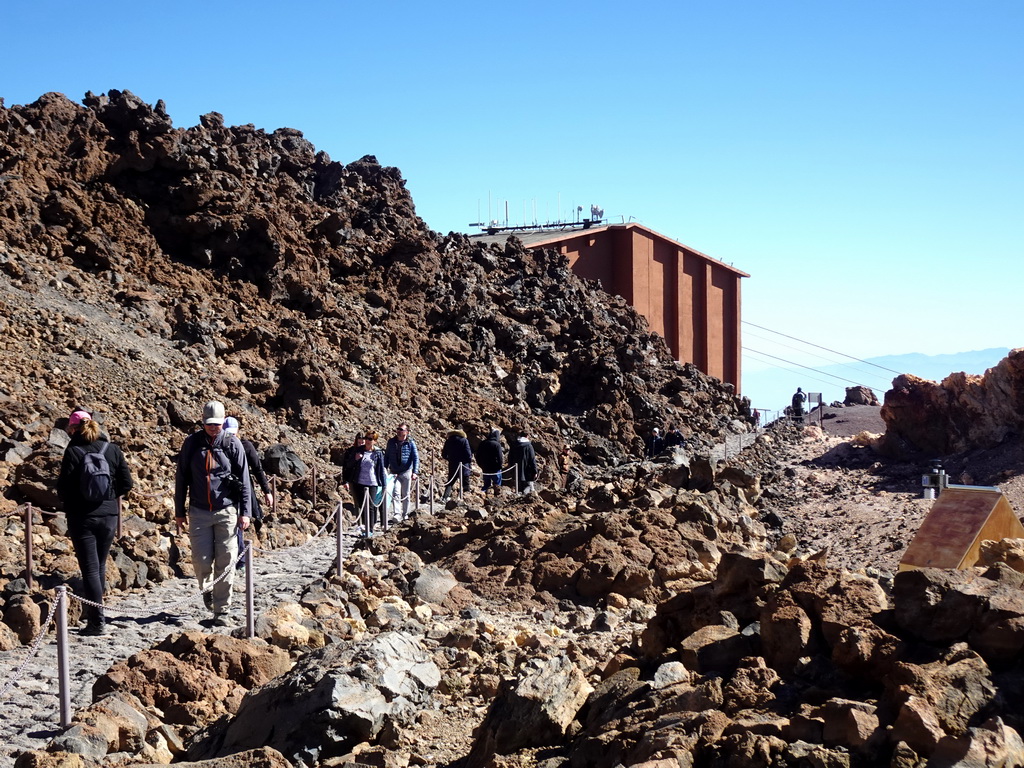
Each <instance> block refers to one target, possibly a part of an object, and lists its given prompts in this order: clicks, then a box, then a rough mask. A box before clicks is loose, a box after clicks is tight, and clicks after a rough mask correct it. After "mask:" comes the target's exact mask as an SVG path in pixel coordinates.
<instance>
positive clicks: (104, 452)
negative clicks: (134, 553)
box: [57, 409, 133, 635]
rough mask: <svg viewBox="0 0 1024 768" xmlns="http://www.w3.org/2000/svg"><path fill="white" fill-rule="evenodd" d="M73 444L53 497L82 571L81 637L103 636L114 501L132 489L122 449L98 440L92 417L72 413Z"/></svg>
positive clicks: (66, 453)
mask: <svg viewBox="0 0 1024 768" xmlns="http://www.w3.org/2000/svg"><path fill="white" fill-rule="evenodd" d="M67 432H68V434H69V435H71V442H70V443H69V444H68V447H67V448H66V449H65V451H64V458H63V459H62V460H61V464H60V475H59V476H58V477H57V496H59V497H60V500H61V501H63V502H64V513H65V515H66V516H67V521H68V535H69V536H70V537H71V543H72V545H73V546H74V548H75V557H76V558H78V567H79V568H80V569H81V571H82V597H84V598H85V599H86V600H88V601H90V602H91V603H96V604H97V605H98V606H100V607H96V606H93V605H89V604H85V605H84V607H83V609H82V614H83V616H84V618H85V622H86V623H85V627H83V628H82V631H81V634H83V635H104V634H106V631H107V630H106V619H105V618H104V616H103V608H102V605H103V593H104V592H106V589H107V579H106V573H107V557H108V556H109V554H110V546H111V544H113V542H114V535H115V534H116V532H117V514H118V503H117V500H118V498H120V497H121V496H124V495H125V494H126V493H128V492H129V491H130V490H131V489H132V485H133V483H132V475H131V471H130V470H129V469H128V462H126V461H125V460H124V455H123V454H122V453H121V449H120V448H119V447H118V446H117V445H116V444H115V443H112V442H110V441H109V440H108V439H107V438H106V437H105V436H103V435H101V434H100V425H99V424H98V423H96V421H94V420H93V418H92V414H91V413H89V412H88V411H85V410H82V409H76V410H75V411H74V412H73V413H72V414H71V416H69V417H68V426H67Z"/></svg>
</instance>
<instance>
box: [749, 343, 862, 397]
mask: <svg viewBox="0 0 1024 768" xmlns="http://www.w3.org/2000/svg"><path fill="white" fill-rule="evenodd" d="M742 349H744V350H746V351H747V352H756V353H757V354H759V355H764V356H765V357H770V358H772V359H773V360H781V361H782V362H783V363H786V364H787V365H795V366H797V367H798V368H806V369H807V370H808V371H814V372H815V373H817V374H820V375H822V376H831V377H832V378H833V379H839V380H840V381H845V382H846V383H847V384H854V385H856V386H858V387H866V388H867V389H870V390H872V391H873V390H875V389H876V387H869V386H868V385H867V384H861V383H860V382H859V381H854V380H853V379H844V378H843V377H842V376H836V375H835V374H834V373H828V372H827V371H822V370H819V369H818V368H812V367H811V366H809V365H802V364H800V363H795V362H793V361H792V360H786V359H784V358H781V357H776V356H775V355H769V354H768V353H767V352H762V351H761V350H759V349H751V348H750V347H743V348H742Z"/></svg>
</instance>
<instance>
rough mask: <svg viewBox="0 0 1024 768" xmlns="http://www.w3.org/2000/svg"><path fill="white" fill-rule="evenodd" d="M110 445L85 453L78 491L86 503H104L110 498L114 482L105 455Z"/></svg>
mask: <svg viewBox="0 0 1024 768" xmlns="http://www.w3.org/2000/svg"><path fill="white" fill-rule="evenodd" d="M109 447H110V443H103V447H102V448H100V449H99V450H98V451H83V453H82V466H81V468H80V470H79V475H78V489H79V491H80V492H81V494H82V498H83V499H85V500H86V501H104V500H106V499H109V498H110V489H111V488H112V487H113V482H112V480H111V477H110V464H109V462H107V457H106V456H105V455H104V454H105V453H106V452H107V448H109Z"/></svg>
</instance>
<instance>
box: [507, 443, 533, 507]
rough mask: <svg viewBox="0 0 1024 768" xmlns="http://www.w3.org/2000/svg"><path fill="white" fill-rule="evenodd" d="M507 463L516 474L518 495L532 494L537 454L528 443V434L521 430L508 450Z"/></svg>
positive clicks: (531, 444)
mask: <svg viewBox="0 0 1024 768" xmlns="http://www.w3.org/2000/svg"><path fill="white" fill-rule="evenodd" d="M508 463H509V464H511V465H512V471H513V472H515V473H516V477H517V479H518V483H519V492H520V493H524V494H526V493H533V490H534V488H533V482H534V481H535V480H536V479H537V453H536V451H534V449H533V443H531V442H530V433H529V432H528V431H527V430H525V429H524V430H522V431H521V432H520V433H519V437H517V438H516V439H515V440H514V441H513V443H512V445H511V446H510V447H509V449H508Z"/></svg>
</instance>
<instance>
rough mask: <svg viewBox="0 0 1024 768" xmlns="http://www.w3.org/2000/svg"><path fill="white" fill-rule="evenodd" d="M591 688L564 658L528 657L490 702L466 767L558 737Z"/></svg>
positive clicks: (548, 741)
mask: <svg viewBox="0 0 1024 768" xmlns="http://www.w3.org/2000/svg"><path fill="white" fill-rule="evenodd" d="M593 690H594V689H593V687H592V686H591V685H590V684H589V683H588V682H587V679H586V677H585V676H584V675H583V673H582V672H581V671H580V669H579V668H578V667H577V666H576V665H575V664H574V663H573V662H571V661H570V660H569V659H568V658H566V657H565V656H556V657H554V658H550V659H535V660H533V661H530V662H529V663H528V664H527V665H526V668H525V670H524V671H523V673H522V674H521V675H520V677H519V679H517V680H513V681H508V682H507V683H506V684H505V685H504V686H503V688H502V690H501V691H500V692H499V694H498V697H497V698H496V699H495V700H494V702H493V703H492V704H491V707H490V709H489V710H488V712H487V715H486V717H485V718H484V721H483V723H481V725H480V728H479V730H478V731H477V734H476V739H475V741H474V744H473V749H472V751H471V752H470V755H469V757H468V759H467V766H468V767H469V768H483V766H486V765H488V764H489V762H490V760H491V758H492V757H493V755H495V754H509V753H511V752H514V751H516V750H518V749H522V748H523V747H528V746H539V745H542V744H549V743H552V742H553V741H555V740H557V739H560V738H563V737H564V736H565V733H566V731H567V729H568V727H569V724H570V723H572V721H573V720H574V719H575V718H576V714H577V713H578V712H579V711H580V708H581V707H582V706H583V704H584V703H585V702H586V700H587V697H588V696H589V695H590V694H591V692H592V691H593Z"/></svg>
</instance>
